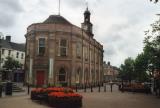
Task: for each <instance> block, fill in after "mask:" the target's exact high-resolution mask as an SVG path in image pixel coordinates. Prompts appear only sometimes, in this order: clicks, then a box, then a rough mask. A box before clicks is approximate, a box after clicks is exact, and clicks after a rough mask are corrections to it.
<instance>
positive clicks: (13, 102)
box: [0, 87, 160, 108]
mask: <svg viewBox="0 0 160 108" xmlns="http://www.w3.org/2000/svg"><path fill="white" fill-rule="evenodd" d="M101 91H102V89H101ZM79 93H80V94H81V95H82V96H83V107H82V108H160V98H157V97H155V96H153V95H146V94H140V93H128V92H124V93H121V92H119V91H118V90H117V89H114V90H113V92H110V90H109V87H108V88H107V92H100V93H99V92H98V89H94V92H90V90H89V89H88V90H87V92H86V93H85V92H83V91H79ZM26 94H27V93H25V94H21V95H14V96H11V97H10V96H9V97H3V98H0V108H50V107H49V106H47V105H45V103H42V104H40V103H39V102H35V101H32V100H31V99H30V96H28V95H26Z"/></svg>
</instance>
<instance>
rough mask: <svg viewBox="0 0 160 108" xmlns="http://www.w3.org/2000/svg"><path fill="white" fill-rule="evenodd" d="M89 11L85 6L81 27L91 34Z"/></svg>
mask: <svg viewBox="0 0 160 108" xmlns="http://www.w3.org/2000/svg"><path fill="white" fill-rule="evenodd" d="M90 15H91V13H90V11H89V10H88V7H87V8H86V10H85V12H84V22H83V23H82V25H81V26H82V29H83V30H84V31H85V32H87V33H88V34H89V35H91V36H93V33H92V23H91V22H90Z"/></svg>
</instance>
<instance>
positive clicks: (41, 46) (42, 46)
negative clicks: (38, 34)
mask: <svg viewBox="0 0 160 108" xmlns="http://www.w3.org/2000/svg"><path fill="white" fill-rule="evenodd" d="M44 54H45V38H40V39H39V55H44Z"/></svg>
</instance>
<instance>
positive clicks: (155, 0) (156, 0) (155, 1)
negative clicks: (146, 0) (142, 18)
mask: <svg viewBox="0 0 160 108" xmlns="http://www.w3.org/2000/svg"><path fill="white" fill-rule="evenodd" d="M150 1H151V2H152V1H154V3H157V2H158V1H159V0H150Z"/></svg>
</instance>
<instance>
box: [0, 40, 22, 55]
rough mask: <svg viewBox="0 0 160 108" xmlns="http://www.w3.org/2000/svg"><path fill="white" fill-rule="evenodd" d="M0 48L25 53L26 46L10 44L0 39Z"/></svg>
mask: <svg viewBox="0 0 160 108" xmlns="http://www.w3.org/2000/svg"><path fill="white" fill-rule="evenodd" d="M0 47H1V48H7V49H13V50H17V51H23V52H25V44H19V43H14V42H9V41H7V40H4V39H0Z"/></svg>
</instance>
